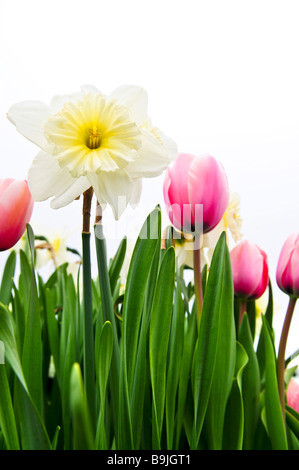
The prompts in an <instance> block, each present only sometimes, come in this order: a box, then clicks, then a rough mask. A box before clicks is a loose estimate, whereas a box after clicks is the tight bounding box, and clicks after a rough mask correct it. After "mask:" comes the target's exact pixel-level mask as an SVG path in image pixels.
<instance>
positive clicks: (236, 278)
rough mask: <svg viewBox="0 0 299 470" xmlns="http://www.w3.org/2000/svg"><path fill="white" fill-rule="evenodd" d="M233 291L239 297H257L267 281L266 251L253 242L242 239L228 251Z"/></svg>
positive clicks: (261, 292) (261, 293)
mask: <svg viewBox="0 0 299 470" xmlns="http://www.w3.org/2000/svg"><path fill="white" fill-rule="evenodd" d="M230 258H231V264H232V273H233V282H234V292H235V295H236V296H237V297H239V298H241V299H246V300H249V299H258V298H259V297H261V296H262V295H263V293H264V292H265V290H266V288H267V286H268V283H269V270H268V262H267V255H266V253H265V252H264V251H263V250H261V249H260V248H259V247H258V246H257V245H255V244H254V243H250V242H249V241H247V240H243V241H242V242H241V243H239V244H238V245H236V246H235V247H234V248H233V249H232V250H231V252H230Z"/></svg>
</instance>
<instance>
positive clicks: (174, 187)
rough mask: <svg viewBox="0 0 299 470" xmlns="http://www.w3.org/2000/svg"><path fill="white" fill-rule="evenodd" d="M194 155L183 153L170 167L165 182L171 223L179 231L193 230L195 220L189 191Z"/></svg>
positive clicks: (166, 202)
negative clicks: (189, 177) (189, 173)
mask: <svg viewBox="0 0 299 470" xmlns="http://www.w3.org/2000/svg"><path fill="white" fill-rule="evenodd" d="M193 160H194V157H193V155H189V154H187V153H181V154H180V155H179V156H178V157H177V159H176V161H175V164H174V165H171V166H169V167H168V169H167V171H166V174H165V180H164V187H163V192H164V199H165V204H166V208H167V212H168V216H169V219H170V221H171V223H172V224H173V225H174V226H175V227H176V228H177V229H178V230H181V229H182V227H184V229H185V230H186V229H187V228H188V229H190V231H191V229H192V225H193V220H192V217H191V207H190V201H189V191H188V171H189V168H190V165H191V163H192V161H193Z"/></svg>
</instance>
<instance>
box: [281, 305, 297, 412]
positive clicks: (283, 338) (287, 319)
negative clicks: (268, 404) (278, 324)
mask: <svg viewBox="0 0 299 470" xmlns="http://www.w3.org/2000/svg"><path fill="white" fill-rule="evenodd" d="M296 300H297V299H296V298H294V297H290V300H289V305H288V308H287V313H286V316H285V319H284V324H283V327H282V332H281V337H280V343H279V349H278V358H277V380H278V391H279V398H280V404H281V410H282V414H283V418H284V420H285V386H284V371H285V351H286V344H287V338H288V334H289V329H290V324H291V320H292V316H293V312H294V309H295V305H296Z"/></svg>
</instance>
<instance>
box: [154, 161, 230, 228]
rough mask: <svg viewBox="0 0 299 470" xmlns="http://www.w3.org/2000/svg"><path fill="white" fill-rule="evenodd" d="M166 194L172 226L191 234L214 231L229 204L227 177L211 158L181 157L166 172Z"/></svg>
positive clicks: (218, 164)
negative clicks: (197, 229)
mask: <svg viewBox="0 0 299 470" xmlns="http://www.w3.org/2000/svg"><path fill="white" fill-rule="evenodd" d="M163 192H164V200H165V204H166V209H167V212H168V216H169V219H170V221H171V223H172V224H173V225H174V226H175V227H176V228H177V229H179V230H181V231H187V232H193V231H194V230H195V229H196V228H197V227H199V228H201V226H202V230H203V233H207V232H209V231H210V230H212V229H213V228H214V227H215V226H216V225H217V224H218V223H219V222H220V220H221V218H222V216H223V214H224V212H225V210H226V208H227V205H228V201H229V187H228V181H227V176H226V173H225V171H224V169H223V167H222V165H221V164H220V163H218V162H217V160H215V158H214V157H212V156H210V155H204V156H200V157H195V156H193V155H189V154H186V153H182V154H180V155H179V156H178V158H177V159H176V160H175V161H174V162H173V164H172V165H171V166H169V167H168V169H167V171H166V175H165V180H164V186H163ZM199 206H200V209H198V208H199ZM201 208H202V210H201Z"/></svg>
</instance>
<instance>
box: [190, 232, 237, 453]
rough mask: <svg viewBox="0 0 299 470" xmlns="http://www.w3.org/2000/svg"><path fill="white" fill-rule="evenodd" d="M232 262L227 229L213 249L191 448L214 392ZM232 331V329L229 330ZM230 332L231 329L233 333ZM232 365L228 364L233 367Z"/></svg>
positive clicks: (197, 355)
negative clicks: (227, 242)
mask: <svg viewBox="0 0 299 470" xmlns="http://www.w3.org/2000/svg"><path fill="white" fill-rule="evenodd" d="M230 277H231V266H230V263H228V255H227V246H226V235H225V232H223V233H222V234H221V236H220V237H219V240H218V243H217V245H216V248H215V250H214V254H213V258H212V262H211V267H210V273H209V277H208V281H207V285H206V289H205V297H204V302H203V309H202V316H201V322H200V328H199V334H198V339H197V344H196V347H195V352H194V358H193V365H192V390H193V399H194V426H193V439H192V446H191V447H192V448H193V449H196V448H197V445H198V442H199V438H200V434H201V430H202V426H203V422H204V418H205V414H206V410H207V406H208V401H209V397H210V392H211V386H212V382H213V377H214V369H215V364H216V358H217V347H218V340H219V325H220V316H221V315H223V314H225V310H226V309H225V305H226V302H228V303H229V305H230V303H231V299H230V297H231V290H230V288H229V289H228V290H227V291H226V286H227V285H230ZM229 331H230V330H229ZM230 334H231V333H230ZM230 367H231V365H229V370H230Z"/></svg>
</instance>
